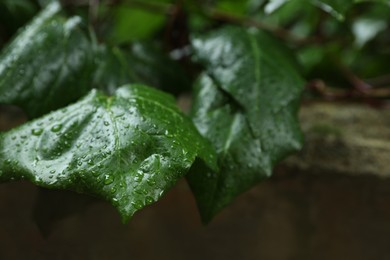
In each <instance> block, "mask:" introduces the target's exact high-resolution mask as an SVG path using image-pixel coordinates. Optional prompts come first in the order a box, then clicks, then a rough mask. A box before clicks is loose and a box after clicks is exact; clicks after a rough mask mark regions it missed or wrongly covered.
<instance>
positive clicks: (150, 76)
mask: <svg viewBox="0 0 390 260" xmlns="http://www.w3.org/2000/svg"><path fill="white" fill-rule="evenodd" d="M126 56H127V59H128V62H129V66H130V68H131V69H132V70H133V71H134V74H135V76H136V78H137V80H138V82H141V83H143V84H146V85H149V86H153V87H156V88H159V89H162V90H165V91H167V92H170V93H175V94H176V93H179V92H182V91H183V90H190V89H191V83H190V80H189V77H188V76H187V75H186V72H185V70H184V69H183V68H182V67H181V66H180V64H179V63H178V62H176V61H175V60H173V59H171V58H170V57H169V56H168V55H167V54H166V53H164V52H163V51H162V50H161V48H159V47H158V46H156V45H154V44H151V43H146V42H137V43H134V44H133V45H132V46H131V50H130V51H129V52H127V53H126Z"/></svg>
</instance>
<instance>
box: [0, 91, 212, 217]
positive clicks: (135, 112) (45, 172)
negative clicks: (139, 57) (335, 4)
mask: <svg viewBox="0 0 390 260" xmlns="http://www.w3.org/2000/svg"><path fill="white" fill-rule="evenodd" d="M196 158H199V159H198V160H200V161H203V162H204V163H205V164H206V165H207V166H208V167H211V168H214V169H215V168H216V166H215V164H216V163H215V158H216V156H215V154H214V149H213V148H212V147H211V146H210V145H209V143H208V142H207V141H206V140H205V139H204V138H202V136H200V134H199V133H198V131H197V130H196V128H195V127H194V125H193V124H192V122H191V120H190V119H188V118H187V117H185V116H184V115H182V114H181V113H180V112H179V110H178V109H177V107H176V106H175V102H174V99H173V98H172V97H171V96H169V95H166V94H164V93H162V92H160V91H158V90H154V89H152V88H148V87H144V86H141V85H131V86H125V87H122V88H120V89H118V90H117V92H116V93H115V95H114V96H112V97H108V96H105V95H104V94H102V93H100V92H98V91H96V90H93V91H92V92H90V93H89V94H88V95H87V96H86V97H85V98H84V99H82V100H81V101H79V102H77V103H75V104H73V105H71V106H69V107H66V108H64V109H61V110H58V111H55V112H52V113H50V114H48V115H46V116H44V117H42V118H39V119H36V120H34V121H32V122H29V123H27V124H25V125H23V126H21V127H19V128H16V129H14V130H12V131H10V132H7V133H4V134H2V135H1V136H0V181H3V182H4V181H11V180H19V179H28V180H30V181H31V182H33V183H35V184H36V185H39V186H42V187H45V188H51V189H66V190H72V191H76V192H79V193H85V194H89V195H94V196H96V197H99V198H102V199H104V200H107V201H109V202H111V203H112V204H113V205H114V206H115V207H116V208H117V209H118V210H119V212H120V213H121V215H122V218H123V220H127V219H129V218H130V217H131V216H132V215H133V214H134V212H136V211H137V210H139V209H141V208H142V207H144V206H145V205H148V204H151V203H152V202H154V201H157V200H158V199H159V198H160V197H161V196H162V195H163V193H164V192H165V191H167V189H169V188H170V187H172V185H174V184H175V183H176V181H177V180H178V179H179V178H180V177H182V176H183V175H184V174H185V173H186V172H187V170H188V169H189V168H190V167H191V165H192V164H193V163H194V161H195V159H196Z"/></svg>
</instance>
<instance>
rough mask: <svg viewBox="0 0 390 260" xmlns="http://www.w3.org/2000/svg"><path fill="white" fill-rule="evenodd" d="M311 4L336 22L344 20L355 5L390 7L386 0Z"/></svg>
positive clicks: (317, 0)
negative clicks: (329, 15) (374, 4)
mask: <svg viewBox="0 0 390 260" xmlns="http://www.w3.org/2000/svg"><path fill="white" fill-rule="evenodd" d="M312 2H313V3H314V4H315V5H317V6H318V7H320V8H321V9H322V10H324V11H325V12H327V13H330V14H331V15H333V16H334V17H335V18H337V19H338V20H344V18H345V14H346V13H347V12H348V11H349V9H351V8H352V7H353V5H355V4H357V3H362V2H367V3H383V4H387V5H390V2H389V1H388V0H312Z"/></svg>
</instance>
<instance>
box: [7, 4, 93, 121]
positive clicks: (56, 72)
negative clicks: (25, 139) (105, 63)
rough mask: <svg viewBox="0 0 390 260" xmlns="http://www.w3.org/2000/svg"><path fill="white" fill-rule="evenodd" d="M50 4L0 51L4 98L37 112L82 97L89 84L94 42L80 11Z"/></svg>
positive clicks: (44, 111)
mask: <svg viewBox="0 0 390 260" xmlns="http://www.w3.org/2000/svg"><path fill="white" fill-rule="evenodd" d="M60 9H61V8H60V5H59V4H58V3H56V2H54V3H52V4H50V5H48V6H47V7H46V9H44V10H43V11H42V12H41V13H40V14H39V15H38V16H37V17H36V18H35V19H34V20H33V21H32V22H31V23H30V24H29V25H28V26H26V27H25V28H24V29H23V30H22V31H21V32H20V33H19V34H18V35H17V36H16V38H15V39H14V40H13V41H12V42H11V43H10V44H9V45H8V46H7V47H5V48H4V49H3V50H2V53H1V54H0V103H3V104H12V105H17V106H20V107H21V108H22V109H24V110H25V112H26V113H27V114H28V115H29V116H30V117H37V116H39V115H42V114H44V113H46V112H47V111H51V110H53V109H57V108H59V107H62V106H64V105H67V104H69V103H70V102H73V101H75V100H77V99H78V98H79V97H80V96H83V95H85V94H86V93H87V92H88V91H89V89H90V88H91V86H90V81H91V77H92V71H93V69H94V60H93V59H94V57H93V48H92V47H91V43H90V41H89V40H88V38H87V37H86V36H85V33H84V32H83V31H81V29H80V23H81V20H80V18H79V17H73V18H70V19H65V18H64V17H62V16H61V15H60V14H59V12H60Z"/></svg>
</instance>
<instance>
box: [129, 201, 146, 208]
mask: <svg viewBox="0 0 390 260" xmlns="http://www.w3.org/2000/svg"><path fill="white" fill-rule="evenodd" d="M131 205H133V207H134V208H135V209H141V208H142V206H143V203H142V202H141V201H139V200H137V201H133V202H131Z"/></svg>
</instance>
